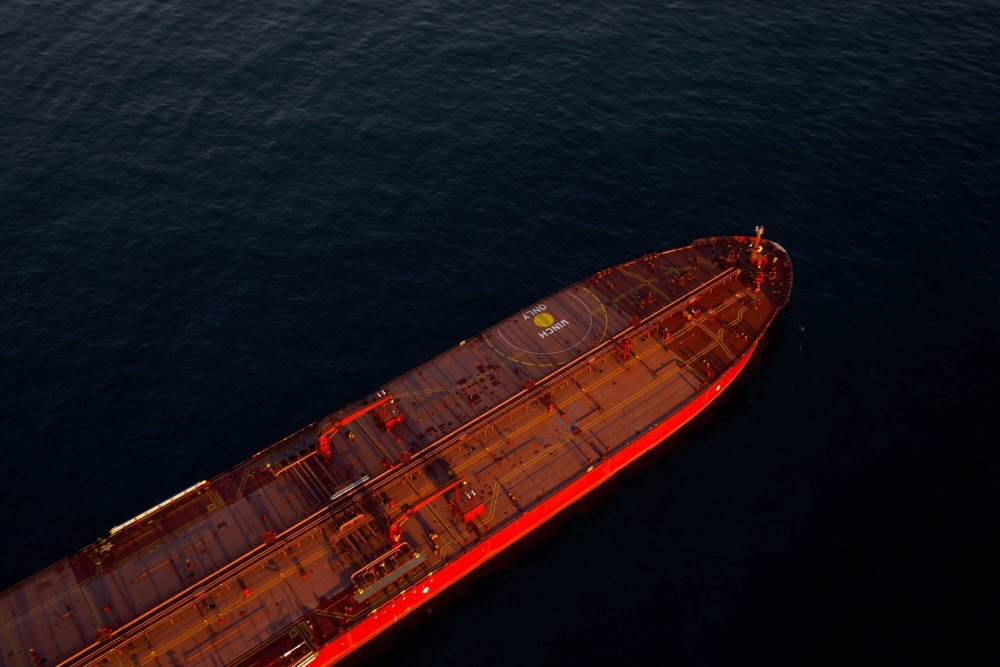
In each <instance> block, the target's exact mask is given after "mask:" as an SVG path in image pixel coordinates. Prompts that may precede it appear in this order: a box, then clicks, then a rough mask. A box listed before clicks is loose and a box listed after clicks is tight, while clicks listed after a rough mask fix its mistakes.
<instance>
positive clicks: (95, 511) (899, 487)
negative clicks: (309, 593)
mask: <svg viewBox="0 0 1000 667" xmlns="http://www.w3.org/2000/svg"><path fill="white" fill-rule="evenodd" d="M998 55H1000V5H998V4H997V3H995V2H974V1H957V0H942V1H933V0H913V1H912V2H905V3H901V2H889V1H887V0H866V1H864V2H862V1H859V0H817V1H816V2H809V3H798V4H795V3H783V2H776V1H772V0H749V1H748V0H739V1H737V0H719V1H718V2H696V1H679V2H663V3H652V2H636V1H634V0H618V1H616V2H609V1H606V0H605V1H596V0H571V1H567V2H552V1H551V0H548V1H543V0H526V1H524V2H511V1H497V0H483V1H481V2H474V3H462V2H454V1H446V0H416V1H414V0H386V1H385V2H378V3H371V2H358V1H351V0H346V1H343V2H319V1H316V0H300V1H299V2H289V1H288V0H272V1H263V2H259V1H258V2H249V1H246V0H232V1H230V2H218V1H217V0H199V1H197V2H195V1H194V0H160V1H159V2H150V1H148V0H133V1H131V2H124V1H122V0H59V1H58V2H57V1H54V0H4V1H3V2H2V3H0V258H2V260H0V468H2V469H3V470H5V472H6V474H5V485H4V486H5V488H6V491H5V496H6V500H5V501H3V502H2V503H0V528H2V535H3V540H2V544H3V545H4V552H5V557H4V558H3V559H2V561H0V587H6V586H8V585H12V584H14V583H16V582H17V581H19V580H21V579H23V578H25V577H27V576H30V575H31V574H32V573H34V572H35V571H37V570H39V569H41V568H43V567H45V566H47V565H49V564H50V563H52V562H54V561H56V560H58V559H59V558H62V557H64V556H66V555H68V554H70V553H72V552H73V551H75V550H76V549H78V548H81V547H83V546H84V545H85V544H87V543H89V542H90V541H92V540H93V539H95V538H96V537H98V536H100V535H103V534H106V531H107V530H108V529H109V527H110V526H112V525H115V524H117V523H119V522H120V521H122V520H125V519H127V518H128V517H130V516H133V515H135V514H136V513H138V512H140V511H142V510H144V509H146V508H147V507H149V506H151V505H154V504H155V503H157V502H159V501H161V500H163V499H164V498H167V497H169V496H171V495H172V494H173V493H175V492H177V491H179V490H180V489H182V488H186V487H187V486H189V485H190V484H192V483H193V482H195V481H198V480H201V479H205V478H207V477H210V476H212V475H214V474H217V473H219V472H221V471H222V470H225V469H226V468H228V467H229V466H231V465H234V464H236V463H237V462H239V461H241V460H243V459H244V458H245V457H247V456H249V455H250V454H252V453H254V452H256V451H258V450H260V449H262V448H263V447H264V446H266V445H268V444H269V443H271V442H273V441H275V440H277V439H279V438H281V437H283V436H284V435H286V434H288V433H289V432H291V431H294V430H296V429H297V428H299V427H300V426H302V425H304V424H306V423H309V422H311V421H314V420H315V419H317V418H319V417H321V416H323V415H325V414H327V413H329V412H332V411H334V410H336V409H337V408H339V407H341V406H342V405H344V404H346V403H347V402H349V401H351V400H353V399H355V398H358V397H359V396H361V395H363V394H365V393H366V392H370V391H372V390H374V389H376V388H377V387H378V386H380V384H381V383H383V382H386V381H388V380H389V379H391V378H393V377H396V376H397V375H399V374H400V373H402V372H405V371H406V370H408V369H410V368H411V367H413V366H415V365H417V364H418V363H420V362H422V361H424V360H426V359H427V358H429V357H431V356H433V355H435V354H438V353H439V352H441V351H443V350H445V349H447V348H448V347H450V346H452V345H454V344H455V343H457V342H458V341H459V340H462V339H465V338H468V337H470V336H471V335H474V334H475V333H477V332H479V331H481V330H483V329H485V328H487V327H489V326H490V325H491V324H493V323H495V322H496V321H499V320H500V319H502V318H504V317H506V316H507V315H509V314H510V313H512V312H515V311H517V310H518V309H520V308H521V307H522V306H524V305H526V304H530V303H532V302H534V301H535V300H537V299H540V298H543V297H544V296H546V295H547V294H550V293H551V292H553V291H555V290H557V289H559V288H561V287H562V286H564V285H566V284H568V283H570V282H572V281H575V280H578V279H582V278H584V277H586V276H588V275H590V274H591V273H593V272H594V271H597V270H599V269H601V268H604V267H606V266H609V265H612V264H615V263H617V262H620V261H624V260H626V259H630V258H632V257H635V256H638V255H642V254H644V253H646V252H649V251H652V250H659V249H666V248H670V247H675V246H678V245H683V244H686V243H688V242H690V241H691V240H692V239H694V238H699V237H703V236H712V235H719V234H730V233H750V232H752V230H753V227H754V226H755V225H760V224H763V225H765V226H766V228H767V235H768V236H769V237H771V238H773V239H775V240H776V241H778V242H780V243H781V244H782V245H783V246H784V247H785V248H787V249H788V250H789V251H790V252H791V254H792V256H793V258H794V261H795V272H796V284H795V289H794V292H793V295H792V301H791V303H790V305H789V307H788V308H787V309H786V310H785V312H784V313H783V314H782V316H781V318H780V320H779V321H778V323H777V324H776V326H775V329H774V333H773V335H772V336H771V338H770V341H769V344H768V346H767V348H766V349H765V350H764V351H763V353H761V355H760V358H759V364H756V365H755V366H754V368H752V369H751V370H750V371H749V372H748V374H747V377H746V379H745V380H744V381H743V382H742V383H741V384H740V385H739V386H737V387H735V388H734V389H733V390H731V391H730V392H729V394H728V396H727V397H726V400H725V401H724V403H723V404H722V405H721V406H719V407H718V408H716V409H715V410H714V411H713V414H712V415H711V418H710V419H705V420H702V421H701V422H700V423H699V424H698V425H697V426H695V427H694V428H690V429H687V430H686V431H685V432H684V434H683V435H681V437H679V438H676V439H675V440H674V441H673V442H672V444H671V445H670V446H668V447H666V448H661V450H659V451H658V453H657V454H656V456H654V457H652V458H651V459H650V460H649V461H648V462H646V463H645V464H644V465H642V466H640V467H639V468H638V469H636V470H635V471H632V472H630V473H628V474H626V475H625V476H624V477H622V478H621V479H620V481H619V483H617V484H616V485H615V488H614V489H612V490H610V491H607V492H604V493H602V495H601V496H600V497H599V498H598V500H595V501H589V502H588V503H587V504H586V505H585V507H584V508H582V509H580V510H578V511H577V512H575V513H574V514H572V515H571V516H569V517H568V518H564V519H563V520H561V521H560V522H559V523H558V524H557V526H556V527H555V528H553V529H552V530H550V531H549V534H548V537H547V538H546V539H543V540H540V541H538V542H536V543H535V544H533V545H532V546H530V547H524V548H521V549H520V550H519V551H517V552H515V553H514V554H512V555H510V556H507V557H505V558H504V559H502V560H501V562H500V563H499V564H498V565H497V566H495V567H494V568H493V569H492V570H491V573H490V574H489V575H488V576H485V577H482V578H480V579H478V580H477V581H474V582H472V583H469V584H467V585H466V586H465V587H464V588H463V590H462V594H460V595H455V596H453V597H452V599H451V600H449V601H447V602H446V603H445V604H443V606H442V605H435V606H434V613H433V614H426V615H425V618H424V620H423V621H422V622H420V623H416V624H411V625H410V626H409V627H407V629H405V630H404V631H403V632H402V633H401V634H399V635H398V636H397V637H396V638H395V640H394V641H393V642H392V643H391V645H389V644H383V645H382V647H381V648H379V650H378V651H376V652H375V653H374V654H373V655H371V656H369V657H370V658H371V660H372V661H374V663H376V664H385V665H408V666H417V665H440V664H452V663H454V662H455V661H456V660H457V661H458V662H459V663H472V664H477V665H510V664H515V665H550V664H576V665H585V664H587V665H589V664H593V665H604V664H611V663H614V664H628V663H631V664H650V665H653V664H655V665H660V664H664V662H666V661H671V660H672V661H681V662H685V663H708V664H718V663H742V662H757V661H760V660H763V659H778V660H792V659H794V660H796V661H798V662H803V661H806V662H809V663H816V662H824V661H827V660H831V661H832V660H834V659H841V658H850V659H852V660H853V659H859V658H861V657H862V656H863V657H864V659H870V660H875V659H888V660H892V661H893V662H898V661H902V660H903V659H907V658H912V659H916V660H918V661H919V662H921V663H923V662H938V663H941V662H946V663H951V664H959V663H963V662H967V660H964V659H963V658H964V657H970V658H971V657H972V656H974V655H975V653H976V650H977V648H981V647H982V646H985V645H987V642H988V641H989V642H993V641H995V637H994V636H993V633H994V632H995V628H994V627H993V625H992V621H991V620H990V619H995V618H996V614H995V611H993V607H994V606H995V590H996V587H995V584H996V575H995V574H994V571H995V569H996V568H995V562H993V561H994V560H995V557H994V556H993V555H992V554H994V553H995V552H994V551H993V549H992V548H991V547H990V546H989V545H990V544H991V542H990V538H989V535H990V534H992V533H993V532H994V531H995V527H996V524H997V519H998V516H1000V512H998V510H1000V484H998V472H997V471H998V465H1000V461H998V458H1000V457H998V454H997V450H996V449H995V447H994V446H993V445H990V444H989V443H990V442H993V440H992V438H994V437H995V435H993V436H990V433H995V430H996V426H995V424H996V422H995V418H994V417H995V414H996V408H995V406H994V403H995V401H996V397H997V395H998V389H1000V387H998V379H997V375H996V373H995V369H996V368H998V367H1000V354H998V349H1000V348H998V344H1000V341H998V334H997V331H998V324H1000V322H998V320H1000V316H998V312H997V308H996V301H997V298H996V292H997V288H998V285H997V282H998V277H1000V262H998V253H997V248H998V242H1000V225H998V213H1000V129H998V119H1000V57H998ZM990 369H994V370H992V371H991V370H990ZM994 645H995V644H994ZM2 660H4V658H3V656H0V661H2Z"/></svg>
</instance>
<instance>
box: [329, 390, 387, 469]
mask: <svg viewBox="0 0 1000 667" xmlns="http://www.w3.org/2000/svg"><path fill="white" fill-rule="evenodd" d="M391 400H392V394H385V395H384V396H382V397H381V398H380V399H378V400H377V401H375V402H374V403H369V404H368V405H366V406H365V407H363V408H361V409H360V410H357V411H355V412H352V413H351V414H349V415H347V416H346V417H341V418H340V419H338V420H337V421H335V422H333V426H331V427H330V428H328V429H327V430H325V431H323V432H322V433H320V435H319V442H318V443H317V444H316V452H317V453H318V454H319V455H320V456H322V457H323V460H324V461H330V459H332V458H333V451H332V450H331V449H330V438H332V437H333V436H334V435H336V434H337V433H338V432H339V431H340V429H342V428H344V426H346V425H347V424H350V423H351V422H352V421H354V420H355V419H357V418H358V417H360V416H361V415H363V414H365V413H368V412H371V411H372V410H374V409H376V408H379V407H381V406H383V405H385V404H386V403H388V402H389V401H391ZM401 414H402V413H401Z"/></svg>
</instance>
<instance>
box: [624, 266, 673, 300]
mask: <svg viewBox="0 0 1000 667" xmlns="http://www.w3.org/2000/svg"><path fill="white" fill-rule="evenodd" d="M621 272H622V273H624V274H625V275H627V276H632V277H633V278H638V279H639V280H640V281H641V282H640V284H639V285H636V287H635V289H639V288H640V287H643V286H645V287H650V288H652V290H653V291H654V292H656V293H657V294H659V295H660V296H662V297H663V298H664V299H666V300H667V303H670V297H669V296H667V295H666V294H664V293H663V292H661V291H660V290H659V288H657V286H656V285H654V284H653V281H654V280H655V281H659V278H648V279H647V278H643V277H642V276H640V275H638V274H635V273H632V272H630V271H626V270H625V269H621ZM633 291H634V290H629V291H628V292H626V293H625V294H630V293H631V292H633ZM622 296H624V295H622Z"/></svg>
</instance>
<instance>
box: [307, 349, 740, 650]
mask: <svg viewBox="0 0 1000 667" xmlns="http://www.w3.org/2000/svg"><path fill="white" fill-rule="evenodd" d="M756 348H757V344H756V343H754V346H753V347H751V348H750V349H749V350H747V353H746V354H745V355H743V358H742V359H740V360H739V362H738V363H737V364H736V365H735V366H733V367H732V368H730V369H729V370H728V371H726V372H725V373H724V374H723V375H722V376H721V377H720V378H719V379H718V380H716V382H715V383H714V384H712V385H710V386H709V387H707V388H706V389H705V390H704V391H702V393H700V394H698V395H697V396H695V398H694V400H692V401H691V402H690V403H688V404H687V405H685V406H684V407H683V408H681V409H680V410H679V411H678V412H677V413H676V414H674V415H673V416H671V417H670V418H669V419H667V420H666V421H664V422H663V423H662V424H659V425H658V426H656V427H654V428H653V429H651V430H650V431H649V432H648V433H646V434H645V435H642V436H640V437H639V438H638V439H636V441H635V442H633V443H631V444H629V445H628V446H626V447H625V448H624V449H623V450H622V451H620V452H618V453H617V454H615V455H614V456H612V457H611V458H609V459H607V460H606V461H604V462H602V463H599V464H596V465H594V467H593V470H591V471H589V472H587V473H586V474H584V475H583V476H582V477H580V478H578V479H575V480H573V481H572V482H570V483H569V484H568V485H566V487H564V488H563V489H561V490H559V491H558V492H557V493H555V494H553V495H552V496H550V497H548V498H546V499H545V500H544V501H542V502H541V503H540V504H539V505H538V506H537V507H533V508H531V509H530V510H528V511H527V512H525V513H524V515H522V516H521V517H520V518H518V519H517V520H516V521H514V522H512V523H510V524H508V525H506V526H504V527H503V528H501V529H500V530H499V531H497V533H495V534H493V535H491V536H489V537H488V538H486V539H485V540H483V541H482V542H481V543H480V544H478V545H477V546H476V548H474V549H471V550H470V551H467V552H466V553H464V554H462V555H461V556H460V557H459V558H457V559H455V560H454V561H452V562H450V563H448V564H447V565H445V566H444V567H442V568H441V569H440V570H438V571H436V572H434V573H433V574H432V575H431V576H430V577H428V578H426V579H424V580H423V581H421V582H420V583H419V584H417V585H416V586H414V587H413V588H411V589H407V590H406V591H403V592H401V593H400V594H399V595H397V596H396V597H395V598H394V599H393V601H392V602H390V603H388V604H386V605H383V606H382V607H380V608H379V609H377V610H375V611H373V612H372V613H371V614H369V616H368V617H367V618H365V620H363V621H361V622H360V623H358V624H356V625H354V626H353V627H351V628H350V629H349V630H348V631H347V632H345V633H344V634H342V635H340V636H338V637H337V638H336V639H334V640H333V641H331V642H330V643H329V644H327V645H325V646H323V647H322V648H321V649H320V651H319V655H318V656H317V657H316V660H314V661H313V662H312V663H311V664H310V667H328V666H329V665H332V664H334V663H336V662H337V661H338V660H341V659H342V658H344V657H346V656H347V655H349V654H350V653H352V652H353V651H355V650H357V649H358V648H359V647H360V646H361V645H362V644H364V643H365V642H368V641H370V640H372V639H374V638H375V637H377V636H378V635H379V634H380V633H381V632H382V631H384V630H385V629H386V628H388V627H390V626H391V625H393V624H394V623H395V622H396V621H398V620H400V619H401V618H403V617H404V616H406V615H407V614H409V613H410V612H411V611H413V610H414V609H416V608H417V607H419V606H420V605H422V604H424V603H425V602H427V601H428V600H430V599H431V598H433V597H434V596H435V595H437V594H438V593H440V592H441V591H443V590H444V589H446V588H447V587H448V586H450V585H451V584H453V583H455V582H456V581H458V580H459V579H461V578H462V577H464V576H465V575H466V574H468V573H469V572H471V571H472V570H474V569H476V568H477V567H479V566H480V565H482V564H483V563H484V562H485V561H487V560H488V559H490V558H491V557H493V556H495V555H496V554H498V553H500V552H501V551H503V550H504V549H505V548H506V547H509V546H510V545H511V544H513V543H514V542H516V541H517V540H519V539H520V538H522V537H524V536H525V535H527V534H528V533H530V532H531V531H532V530H534V529H535V528H537V527H538V526H540V525H541V524H542V523H544V522H545V521H547V520H548V519H550V518H552V517H553V516H555V515H556V514H558V513H559V512H560V511H561V510H563V509H565V508H566V507H569V506H570V505H572V504H573V503H574V502H576V501H577V500H579V499H580V498H581V497H583V496H585V495H586V494H587V493H589V492H590V491H593V490H594V489H595V488H597V487H598V486H599V485H600V484H601V483H602V482H605V481H607V480H608V479H609V478H611V477H612V476H613V475H614V474H615V473H616V472H618V471H619V470H621V469H622V468H624V467H626V466H628V465H629V464H630V463H632V462H633V461H635V460H636V459H637V458H639V457H640V456H642V455H643V454H645V453H646V452H648V451H649V450H650V449H652V448H653V447H655V446H656V445H658V444H659V443H661V442H662V441H663V440H664V439H666V438H667V437H669V436H670V435H671V434H673V433H674V432H675V431H677V429H679V428H680V427H682V426H684V424H686V423H687V422H689V421H691V420H692V419H693V418H694V417H696V416H697V415H698V413H700V412H701V411H702V410H704V409H705V408H706V407H708V405H709V403H711V402H712V401H713V400H715V399H716V398H717V397H718V396H719V394H721V393H722V391H723V390H724V389H726V387H728V386H729V385H730V384H731V383H732V381H733V380H734V379H736V377H737V376H738V375H739V374H740V372H741V371H742V370H743V368H744V367H745V366H746V364H747V362H748V361H749V360H750V357H751V356H752V355H753V353H754V350H755V349H756Z"/></svg>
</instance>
